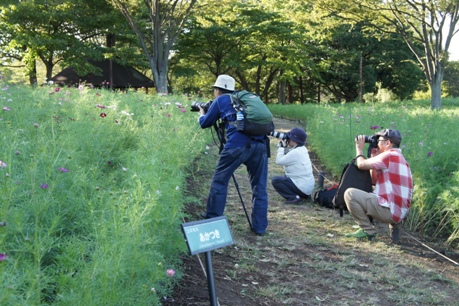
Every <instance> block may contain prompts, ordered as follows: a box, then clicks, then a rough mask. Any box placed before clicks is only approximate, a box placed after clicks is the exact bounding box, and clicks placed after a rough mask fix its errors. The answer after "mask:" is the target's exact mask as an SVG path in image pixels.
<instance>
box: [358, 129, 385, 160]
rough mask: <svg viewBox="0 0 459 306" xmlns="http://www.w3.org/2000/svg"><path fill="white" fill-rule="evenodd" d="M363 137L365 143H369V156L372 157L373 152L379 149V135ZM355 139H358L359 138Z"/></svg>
mask: <svg viewBox="0 0 459 306" xmlns="http://www.w3.org/2000/svg"><path fill="white" fill-rule="evenodd" d="M363 137H365V142H366V143H369V145H368V151H367V156H368V157H371V150H372V149H375V148H377V147H378V138H379V135H376V134H374V135H371V136H367V135H363ZM355 138H356V139H357V136H356V137H355Z"/></svg>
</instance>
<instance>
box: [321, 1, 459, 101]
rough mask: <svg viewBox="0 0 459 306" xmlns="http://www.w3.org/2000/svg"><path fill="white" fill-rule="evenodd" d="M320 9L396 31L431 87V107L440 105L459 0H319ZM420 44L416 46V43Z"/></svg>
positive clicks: (455, 29) (458, 11)
mask: <svg viewBox="0 0 459 306" xmlns="http://www.w3.org/2000/svg"><path fill="white" fill-rule="evenodd" d="M318 1H319V2H320V3H321V5H322V6H321V7H322V9H325V10H327V11H328V12H329V14H331V15H337V16H341V17H342V18H345V19H347V20H354V21H361V20H366V21H368V22H371V24H372V26H373V27H376V28H379V29H380V30H382V31H387V32H391V31H392V32H395V33H398V34H399V35H400V36H401V37H402V38H403V39H404V41H405V43H406V44H407V45H408V47H409V48H410V50H411V52H413V54H414V55H415V57H416V59H417V62H418V63H419V65H420V66H421V67H422V70H423V72H424V75H425V77H426V80H427V82H428V84H429V86H430V88H431V92H432V97H431V108H432V109H434V110H436V109H441V83H442V80H443V74H444V68H445V66H446V65H447V63H448V50H449V48H450V45H451V40H452V38H453V36H454V35H455V34H457V32H458V31H459V28H458V21H459V1H458V0H388V1H380V0H359V1H353V2H352V3H342V2H338V1H334V0H318ZM419 44H420V45H422V48H418V47H417V46H418V45H419Z"/></svg>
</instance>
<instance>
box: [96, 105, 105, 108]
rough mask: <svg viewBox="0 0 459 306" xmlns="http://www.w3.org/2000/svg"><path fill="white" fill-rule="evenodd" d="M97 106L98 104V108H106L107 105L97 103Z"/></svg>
mask: <svg viewBox="0 0 459 306" xmlns="http://www.w3.org/2000/svg"><path fill="white" fill-rule="evenodd" d="M96 106H97V107H98V108H106V107H105V105H100V104H97V105H96Z"/></svg>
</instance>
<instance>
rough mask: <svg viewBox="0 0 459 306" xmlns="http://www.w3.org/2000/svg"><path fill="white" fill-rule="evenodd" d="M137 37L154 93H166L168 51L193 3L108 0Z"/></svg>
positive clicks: (190, 0)
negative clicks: (148, 65) (150, 76)
mask: <svg viewBox="0 0 459 306" xmlns="http://www.w3.org/2000/svg"><path fill="white" fill-rule="evenodd" d="M112 3H113V4H114V6H115V7H116V8H118V9H119V10H120V12H121V13H122V14H123V16H124V17H125V18H126V21H127V22H128V23H129V26H130V27H131V28H132V30H133V31H134V32H135V34H136V35H137V38H138V39H139V43H140V45H141V48H142V50H143V52H144V54H145V56H146V57H147V59H148V62H149V64H150V69H151V71H152V74H153V78H154V81H155V86H156V91H157V92H158V93H167V92H168V89H167V75H168V69H169V67H168V63H169V56H170V51H171V50H172V46H173V45H174V43H175V42H176V40H177V37H178V36H179V34H180V33H181V31H182V30H183V27H184V24H185V22H186V21H187V19H188V18H189V16H190V14H191V13H192V9H193V6H194V5H195V3H196V0H170V1H165V0H162V1H161V0H152V1H148V0H144V1H138V0H134V1H123V0H112Z"/></svg>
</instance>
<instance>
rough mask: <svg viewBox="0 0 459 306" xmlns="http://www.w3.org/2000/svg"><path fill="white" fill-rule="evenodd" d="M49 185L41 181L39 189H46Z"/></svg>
mask: <svg viewBox="0 0 459 306" xmlns="http://www.w3.org/2000/svg"><path fill="white" fill-rule="evenodd" d="M48 187H49V185H48V184H44V183H41V184H40V188H41V189H48Z"/></svg>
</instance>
